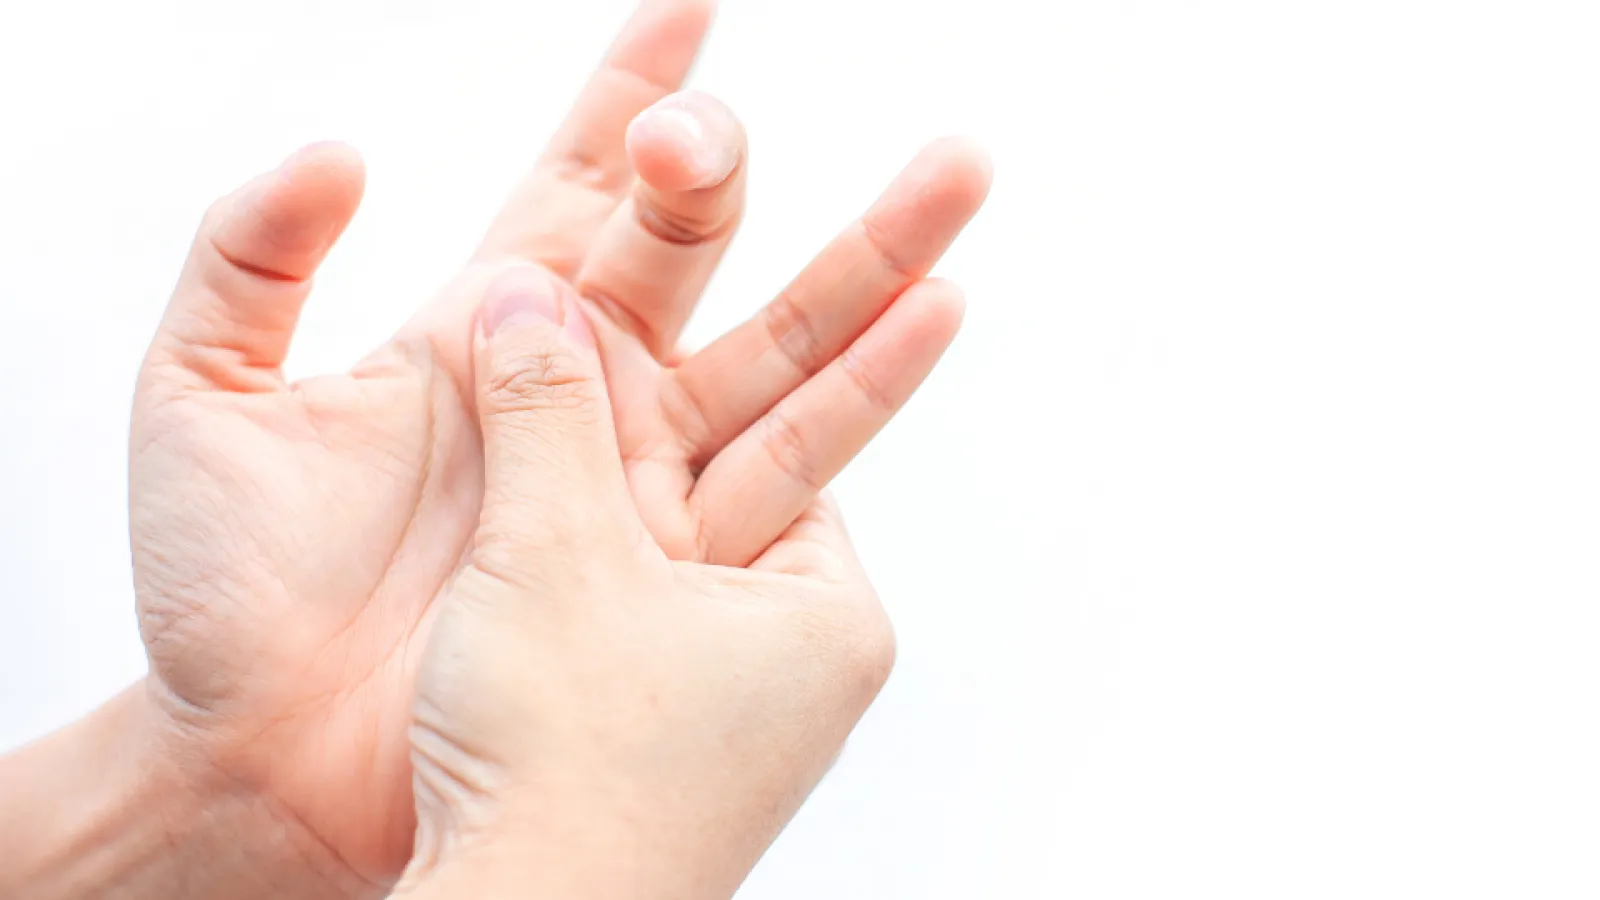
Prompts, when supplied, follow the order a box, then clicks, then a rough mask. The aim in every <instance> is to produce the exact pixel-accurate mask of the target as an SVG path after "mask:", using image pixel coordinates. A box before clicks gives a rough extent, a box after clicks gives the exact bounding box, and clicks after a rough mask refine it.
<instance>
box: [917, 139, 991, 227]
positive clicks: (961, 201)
mask: <svg viewBox="0 0 1600 900" xmlns="http://www.w3.org/2000/svg"><path fill="white" fill-rule="evenodd" d="M917 165H920V167H922V169H923V171H924V172H925V173H926V174H927V176H928V177H929V178H930V180H933V181H935V182H936V183H937V185H938V187H939V190H940V193H941V195H943V196H945V197H948V198H949V199H950V200H951V201H953V202H954V203H955V204H957V205H959V206H960V207H962V208H965V209H971V210H973V211H974V212H976V211H977V209H978V207H980V206H982V205H983V202H984V200H986V199H988V196H989V189H990V187H991V186H992V185H993V183H994V160H993V158H992V157H990V155H989V152H988V151H987V150H985V149H984V148H983V146H982V145H981V144H979V143H978V142H977V141H975V140H973V139H972V138H969V137H965V136H961V135H950V136H946V137H942V138H939V139H938V140H935V141H933V142H931V143H929V144H928V146H927V147H926V148H924V149H923V151H922V153H921V154H920V155H919V157H918V160H917Z"/></svg>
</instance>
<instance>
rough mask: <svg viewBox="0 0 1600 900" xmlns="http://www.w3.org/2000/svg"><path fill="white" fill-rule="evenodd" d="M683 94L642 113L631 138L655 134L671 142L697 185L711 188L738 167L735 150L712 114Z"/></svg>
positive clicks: (635, 120) (631, 133) (633, 127)
mask: <svg viewBox="0 0 1600 900" xmlns="http://www.w3.org/2000/svg"><path fill="white" fill-rule="evenodd" d="M696 106H697V105H696V103H695V102H694V101H693V100H692V99H690V98H688V97H684V96H682V95H676V94H675V95H673V96H670V97H667V98H666V99H664V100H662V101H660V102H658V103H657V104H656V105H655V106H652V107H650V108H649V109H647V110H645V111H644V112H642V113H640V114H639V117H638V118H637V119H634V120H633V124H632V125H631V126H629V131H630V134H629V138H630V139H633V140H637V139H638V138H639V137H640V136H643V135H654V136H656V137H657V138H658V139H662V140H666V141H669V142H671V143H672V144H673V145H674V146H675V148H676V149H677V150H678V153H679V158H680V159H682V160H683V163H684V165H685V166H686V167H687V168H688V169H689V170H690V171H691V173H692V174H693V176H694V181H695V183H696V184H698V185H701V186H705V187H709V186H711V185H714V184H717V183H719V182H721V181H722V180H723V179H725V178H727V177H728V175H729V174H730V173H732V172H733V167H734V166H735V165H737V164H738V159H737V158H736V156H735V154H734V152H733V149H732V148H731V147H729V146H728V143H727V140H726V139H725V138H724V136H723V135H722V133H721V132H722V131H723V129H719V128H717V127H716V126H715V124H714V123H709V122H708V115H709V114H708V113H707V112H706V111H705V110H701V109H698V108H696Z"/></svg>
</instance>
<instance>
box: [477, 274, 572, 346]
mask: <svg viewBox="0 0 1600 900" xmlns="http://www.w3.org/2000/svg"><path fill="white" fill-rule="evenodd" d="M481 317H482V322H483V331H484V333H485V334H494V333H495V332H496V331H499V330H500V329H502V328H506V327H509V326H513V325H533V324H538V323H554V324H557V325H559V324H561V323H562V322H563V321H564V319H565V317H564V316H563V313H562V308H561V286H560V285H559V284H558V283H557V282H556V280H555V276H554V275H551V274H550V273H549V272H546V271H545V270H543V269H540V268H536V267H534V266H518V267H517V268H514V269H508V270H506V271H505V272H502V273H501V274H500V276H499V277H497V278H496V279H495V280H494V281H493V282H492V283H490V285H489V289H488V290H487V291H485V292H484V295H483V306H482V312H481Z"/></svg>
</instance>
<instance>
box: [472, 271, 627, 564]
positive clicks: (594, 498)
mask: <svg viewBox="0 0 1600 900" xmlns="http://www.w3.org/2000/svg"><path fill="white" fill-rule="evenodd" d="M478 322H479V329H478V335H477V337H476V339H475V342H476V353H475V367H476V370H477V404H478V416H479V420H480V423H481V425H482V429H483V451H484V508H483V520H482V523H481V525H480V528H479V535H478V548H479V555H480V557H481V556H482V555H483V553H484V552H485V551H486V550H493V549H495V548H501V549H504V550H506V551H508V553H507V554H506V555H505V556H504V557H503V558H500V559H499V563H500V567H501V568H504V567H505V566H507V565H511V566H516V565H517V564H518V562H517V561H519V560H520V561H521V562H520V564H521V565H522V566H526V565H528V564H536V563H537V561H538V560H539V558H541V557H547V556H548V553H549V551H550V550H551V549H552V548H559V547H584V546H591V545H593V544H594V543H595V542H599V541H607V540H611V541H614V539H615V538H616V537H618V536H620V535H622V534H625V533H626V530H627V527H628V515H629V512H630V511H631V509H632V504H631V503H629V502H628V501H627V498H628V488H627V480H626V477H625V476H624V474H623V470H622V461H621V458H620V455H619V453H618V450H617V438H616V432H615V428H614V426H613V424H612V420H611V404H610V402H609V399H608V398H607V395H606V383H605V374H604V372H603V370H602V369H601V365H600V355H599V352H598V351H597V349H596V345H595V337H594V332H593V331H592V330H591V329H590V327H589V322H588V320H587V319H586V318H585V317H584V313H583V310H582V308H581V307H580V306H579V304H578V300H577V295H576V293H575V292H574V291H573V289H572V287H571V286H570V285H568V284H567V283H566V282H565V281H563V280H562V279H560V278H557V277H556V276H555V275H554V274H552V273H551V272H549V271H548V270H546V269H543V268H541V267H538V266H531V265H519V266H516V267H515V268H511V269H508V270H506V271H505V272H503V273H501V274H500V275H499V276H498V277H497V278H496V279H495V280H494V281H493V282H491V283H490V286H489V288H488V290H487V291H486V292H485V293H484V297H483V303H482V306H481V307H480V309H479V314H478ZM504 574H511V573H504Z"/></svg>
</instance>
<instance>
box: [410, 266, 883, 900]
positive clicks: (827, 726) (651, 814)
mask: <svg viewBox="0 0 1600 900" xmlns="http://www.w3.org/2000/svg"><path fill="white" fill-rule="evenodd" d="M482 321H483V330H484V332H485V335H484V336H482V337H480V338H479V348H478V351H477V358H478V372H479V384H478V390H477V397H478V411H479V415H480V416H481V418H482V430H483V435H484V453H485V457H486V460H487V485H486V491H485V499H484V508H483V519H482V524H481V525H480V527H479V529H478V532H477V535H476V538H475V540H474V546H473V550H472V552H471V554H470V557H469V559H468V563H467V565H466V566H465V567H464V568H463V570H462V571H461V573H460V575H459V576H458V577H457V578H456V580H455V583H454V584H453V586H452V587H451V588H450V590H449V591H448V592H447V593H446V594H445V596H443V597H442V598H441V599H440V601H439V603H438V606H437V608H438V610H439V618H438V620H437V622H436V623H435V625H434V628H433V633H432V636H431V638H430V639H429V644H428V648H427V651H426V653H425V655H424V657H423V665H422V669H421V671H420V672H419V673H418V680H417V697H416V708H415V715H416V722H415V725H414V728H413V732H412V747H413V754H414V763H415V768H416V772H417V782H416V783H417V791H416V799H417V811H418V843H417V855H416V857H415V858H414V860H413V863H412V866H411V869H410V870H409V871H408V873H407V877H406V879H405V880H404V882H403V883H402V887H401V889H400V890H399V891H397V894H396V896H397V897H398V896H407V895H409V896H412V897H413V898H414V900H421V898H426V897H441V898H443V897H468V896H471V897H485V898H488V897H513V896H516V897H644V896H649V897H658V898H663V900H709V898H727V897H731V896H732V895H733V892H734V890H735V889H736V888H737V887H738V885H739V883H740V882H741V881H742V880H743V879H744V877H745V875H746V874H747V873H748V872H749V870H750V868H751V866H753V865H754V864H755V861H756V860H757V858H759V856H760V855H761V853H762V852H763V851H764V850H765V849H766V847H767V846H768V845H769V844H770V843H771V841H772V840H773V838H774V837H775V836H776V835H777V833H778V832H779V830H780V829H781V828H782V827H783V825H784V824H785V823H786V822H787V821H788V820H789V818H790V817H791V816H792V815H793V814H794V812H795V811H796V809H797V808H798V807H799V805H800V803H801V801H802V800H803V799H804V798H805V796H806V795H807V793H808V792H809V791H810V790H811V788H812V787H813V786H814V785H815V784H816V782H817V780H818V779H819V778H820V777H821V776H822V774H823V773H824V771H825V770H826V768H827V766H828V764H829V763H830V761H831V760H832V759H833V758H834V756H835V755H836V754H837V752H838V750H839V748H840V746H841V744H842V743H843V741H844V739H845V737H846V735H847V734H848V733H849V731H850V729H851V728H852V727H854V725H855V723H856V721H857V720H858V719H859V717H860V716H861V714H862V712H863V711H864V710H865V709H866V707H867V705H868V704H869V703H870V702H871V701H872V699H873V697H874V696H876V694H877V692H878V690H879V688H880V687H881V686H882V685H883V682H884V679H885V678H886V677H887V676H888V674H889V669H890V667H891V665H892V664H893V658H894V640H893V634H892V631H891V629H890V627H889V624H888V621H887V619H886V618H885V616H884V614H883V610H882V608H881V607H880V606H879V605H878V603H877V600H876V598H875V596H874V595H873V592H872V589H871V587H870V586H869V585H868V584H867V581H866V579H865V577H864V576H863V575H862V572H861V569H860V566H859V565H858V563H857V561H856V558H855V556H854V553H853V551H852V549H851V546H850V542H849V540H848V539H847V537H846V536H845V534H844V530H843V527H842V526H841V524H840V522H839V519H838V515H837V511H836V510H835V509H834V507H833V506H832V505H831V503H829V502H828V501H827V500H826V499H819V500H815V501H813V502H812V504H811V505H810V507H809V508H808V509H807V510H806V512H805V514H804V515H803V516H802V517H801V518H800V520H799V521H798V522H796V523H795V524H794V525H792V526H791V527H790V528H789V529H787V531H786V532H785V533H784V535H783V536H782V537H781V538H780V539H779V540H778V541H777V542H776V543H775V544H773V546H772V547H770V548H769V549H767V550H766V551H765V552H764V553H763V554H762V555H761V556H760V557H759V558H758V559H757V560H756V561H755V562H754V563H753V564H752V566H751V567H750V568H748V569H733V568H724V567H718V566H708V565H702V564H697V563H692V562H673V561H672V560H671V559H670V557H669V556H668V554H667V553H666V552H665V551H664V550H663V549H662V547H661V546H660V545H659V543H658V542H657V541H656V540H655V539H654V538H652V537H651V534H650V531H649V529H648V527H647V526H646V524H645V522H644V521H643V520H642V519H641V518H640V516H639V514H638V512H637V509H636V503H635V500H634V498H633V497H631V496H630V492H629V489H628V483H627V481H626V479H625V474H624V470H623V467H622V466H621V465H619V464H618V444H617V436H616V433H615V431H614V429H613V427H612V421H611V415H610V413H609V410H608V401H607V397H606V383H605V379H604V377H603V375H602V370H601V365H600V356H599V353H598V351H597V349H596V346H595V338H594V335H593V334H592V333H591V331H590V329H589V327H588V325H587V323H586V322H585V319H584V316H583V314H582V310H581V308H580V306H579V301H578V298H577V296H576V295H575V294H573V293H572V292H571V291H570V289H568V288H567V287H566V286H565V284H564V283H563V282H561V281H559V280H558V279H556V278H554V277H552V276H550V275H548V274H547V273H544V272H542V271H540V270H538V269H533V268H529V269H524V270H512V271H509V272H507V273H505V274H503V275H502V276H500V278H499V279H498V280H497V281H496V282H495V283H494V284H493V285H492V286H491V287H490V289H489V293H488V296H487V297H486V299H485V308H484V313H483V317H482ZM910 387H911V385H909V384H905V383H902V384H900V385H897V386H896V387H893V388H890V389H889V390H891V391H893V393H891V394H889V395H888V396H887V399H888V400H889V401H890V402H891V403H895V402H899V401H903V400H904V398H905V394H906V393H907V392H908V391H909V388H910Z"/></svg>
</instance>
